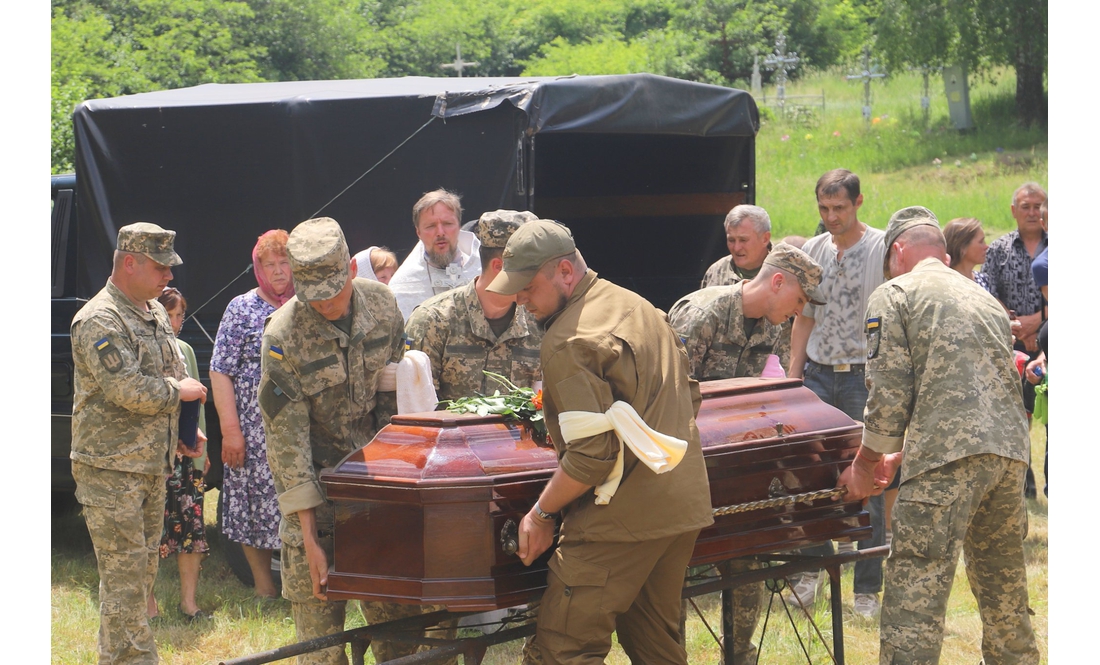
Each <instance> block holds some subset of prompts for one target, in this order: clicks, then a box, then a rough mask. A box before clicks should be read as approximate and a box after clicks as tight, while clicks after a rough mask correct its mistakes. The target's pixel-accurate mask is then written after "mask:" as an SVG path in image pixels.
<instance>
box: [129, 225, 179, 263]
mask: <svg viewBox="0 0 1100 665" xmlns="http://www.w3.org/2000/svg"><path fill="white" fill-rule="evenodd" d="M175 242H176V232H175V231H168V230H165V229H162V228H160V227H159V226H157V225H156V224H151V223H149V222H137V223H135V224H127V225H126V226H124V227H122V228H121V229H119V230H118V243H117V249H118V251H120V252H133V253H134V254H144V255H145V256H148V257H149V258H151V259H153V260H154V261H156V262H157V263H159V264H161V265H162V266H178V265H180V264H181V263H183V259H181V258H180V255H179V254H176V250H175V248H174V247H173V245H174V244H175Z"/></svg>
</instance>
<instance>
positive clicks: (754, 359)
mask: <svg viewBox="0 0 1100 665" xmlns="http://www.w3.org/2000/svg"><path fill="white" fill-rule="evenodd" d="M820 283H821V266H819V265H817V263H815V262H814V260H813V259H811V258H810V257H809V256H807V255H806V254H805V253H804V252H802V251H801V250H798V249H795V248H794V247H791V246H790V245H787V244H785V243H779V244H778V245H776V246H775V247H774V248H772V250H771V252H769V253H768V255H767V257H766V258H765V259H764V263H763V264H762V266H761V269H760V271H759V273H757V275H756V277H753V278H752V279H750V280H747V281H741V282H739V283H736V284H734V285H733V286H712V287H709V288H705V289H701V290H699V291H696V292H694V293H691V294H688V295H686V296H684V297H683V298H681V299H680V300H678V301H677V302H676V304H675V305H673V306H672V309H671V310H669V321H670V323H671V324H672V328H673V330H675V331H676V332H677V333H678V334H679V335H680V339H681V340H683V342H684V345H685V346H686V347H687V352H688V374H689V375H690V376H691V378H693V379H696V380H699V381H712V380H715V379H729V378H733V377H738V376H760V375H761V373H762V372H763V371H764V365H765V364H766V363H767V360H768V356H769V355H770V354H772V353H773V350H774V347H775V346H776V345H777V344H778V342H779V339H780V336H781V335H782V329H783V323H785V322H787V321H789V320H790V317H792V316H794V315H795V314H798V313H800V312H801V311H802V306H803V305H805V304H806V302H807V301H808V302H812V303H814V304H815V305H822V304H824V303H823V302H822V301H821V299H820V296H819V295H818V294H817V285H818V284H820ZM727 565H728V566H729V570H730V572H745V571H749V570H755V569H756V568H759V567H760V564H759V563H756V562H752V561H741V560H735V561H731V562H729V563H728V564H727ZM763 586H764V585H763V584H759V585H754V586H752V587H748V586H747V585H746V586H740V587H737V588H735V589H734V590H733V606H734V616H733V640H734V649H735V653H734V662H733V664H731V665H741V664H742V663H745V664H747V663H755V662H756V647H755V646H753V644H752V636H753V633H754V632H755V631H756V620H757V617H758V616H759V614H760V603H761V600H762V593H763Z"/></svg>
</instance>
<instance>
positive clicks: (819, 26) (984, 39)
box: [51, 0, 1046, 173]
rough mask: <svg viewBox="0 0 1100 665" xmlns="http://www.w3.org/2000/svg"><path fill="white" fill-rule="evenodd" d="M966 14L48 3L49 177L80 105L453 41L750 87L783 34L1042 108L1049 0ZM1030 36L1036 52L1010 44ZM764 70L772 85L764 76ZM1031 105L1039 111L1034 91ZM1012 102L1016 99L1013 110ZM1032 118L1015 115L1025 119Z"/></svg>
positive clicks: (509, 1)
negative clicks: (756, 59) (1009, 72)
mask: <svg viewBox="0 0 1100 665" xmlns="http://www.w3.org/2000/svg"><path fill="white" fill-rule="evenodd" d="M964 5H965V7H964ZM970 5H971V3H959V2H958V1H957V0H53V1H52V11H53V14H52V47H53V59H52V65H53V68H52V81H51V83H52V101H53V117H52V122H53V128H52V168H53V171H54V172H55V173H61V172H67V171H71V170H72V168H73V165H72V160H73V137H72V127H71V115H72V111H73V109H74V108H75V106H76V105H77V104H79V103H80V102H82V101H84V100H86V99H93V98H103V97H115V96H119V95H126V94H134V93H140V92H147V91H151V90H162V89H168V88H178V87H184V86H193V85H199V84H203V83H242V82H253V81H288V80H316V79H338V78H339V79H348V78H373V77H392V76H445V75H448V74H449V72H448V71H447V70H444V69H441V68H440V64H441V63H444V62H449V61H451V60H452V59H453V58H454V53H455V44H456V43H458V44H461V45H462V53H463V57H464V58H465V59H466V60H468V61H477V62H478V63H479V64H478V66H477V67H476V68H475V69H472V70H471V71H472V72H474V74H475V75H477V76H555V75H568V74H624V73H632V72H643V71H645V72H652V73H655V74H663V75H667V76H675V77H678V78H683V79H688V80H694V81H703V82H707V83H713V84H718V85H727V86H733V87H740V88H748V87H749V77H750V74H751V71H752V62H753V56H754V54H758V55H761V56H763V55H766V54H768V53H770V52H771V51H772V50H773V48H774V43H775V38H776V36H777V35H778V34H779V33H783V34H785V35H786V36H787V44H788V48H789V49H792V50H794V51H796V52H797V53H798V55H799V56H800V58H801V63H800V66H799V68H798V69H797V70H796V71H795V72H794V74H793V76H794V77H798V76H799V75H801V74H802V73H803V72H812V71H820V70H822V69H825V68H828V67H833V66H839V65H845V66H846V65H850V64H852V63H854V62H855V60H856V59H857V58H858V57H859V55H860V52H861V50H862V49H863V48H864V47H865V46H870V45H872V44H875V43H876V42H877V43H878V45H877V46H876V47H875V48H876V54H879V53H880V52H881V55H882V57H884V58H886V59H887V60H888V62H889V64H890V65H891V66H892V67H894V68H895V69H897V68H899V67H904V66H910V65H920V64H932V65H938V64H942V63H943V62H947V61H957V60H960V59H961V61H965V62H966V63H967V64H968V65H970V67H971V71H980V70H982V69H983V68H990V67H994V66H997V65H1009V66H1014V67H1017V68H1020V67H1022V66H1023V65H1027V66H1029V67H1030V69H1028V71H1030V72H1032V76H1031V77H1025V78H1022V79H1020V80H1021V81H1024V82H1025V83H1024V85H1025V86H1026V85H1031V86H1032V87H1034V78H1035V76H1034V72H1035V71H1037V72H1038V77H1039V97H1038V99H1039V101H1041V102H1042V103H1043V104H1044V106H1043V108H1044V109H1045V99H1043V98H1042V94H1041V93H1042V82H1043V78H1042V77H1043V72H1044V71H1045V67H1046V59H1045V51H1046V23H1045V20H1046V0H1027V2H1025V1H1024V0H975V3H974V4H973V7H971V8H970V10H967V9H966V8H967V7H970ZM1011 12H1015V13H1014V14H1012V13H1011ZM1037 16H1038V17H1039V18H1040V19H1041V20H1039V19H1037V18H1036V17H1037ZM1014 17H1015V18H1014ZM1021 17H1022V18H1021ZM964 19H965V20H964ZM1010 19H1012V20H1010ZM1014 21H1015V22H1014ZM1036 21H1038V23H1039V25H1038V26H1036ZM1037 32H1038V33H1040V34H1039V35H1038V36H1034V35H1035V33H1037ZM1025 33H1026V34H1027V35H1029V40H1030V41H1029V42H1028V45H1029V49H1030V50H1028V49H1021V48H1020V47H1019V43H1018V40H1016V39H1015V37H1016V36H1017V35H1020V34H1025ZM1021 53H1023V55H1021ZM1029 54H1030V56H1029ZM1037 54H1038V55H1037ZM1040 55H1041V57H1040ZM1029 57H1030V60H1028V58H1029ZM1021 62H1023V65H1022V64H1021ZM1036 67H1038V69H1036ZM762 74H763V78H764V82H765V83H767V82H768V81H770V79H771V77H772V73H771V72H767V71H764V72H762ZM1028 82H1030V83H1028ZM1027 99H1031V100H1032V101H1034V99H1035V93H1034V90H1031V97H1028V98H1027ZM1020 100H1021V96H1020V93H1019V91H1018V92H1017V106H1019V105H1020ZM1033 115H1034V113H1032V114H1031V115H1026V114H1022V115H1021V117H1023V118H1024V119H1025V120H1027V121H1029V122H1030V120H1031V119H1034V118H1032V116H1033ZM1040 119H1045V111H1044V112H1043V114H1042V118H1040Z"/></svg>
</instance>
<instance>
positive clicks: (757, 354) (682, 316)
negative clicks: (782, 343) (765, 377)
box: [669, 284, 783, 381]
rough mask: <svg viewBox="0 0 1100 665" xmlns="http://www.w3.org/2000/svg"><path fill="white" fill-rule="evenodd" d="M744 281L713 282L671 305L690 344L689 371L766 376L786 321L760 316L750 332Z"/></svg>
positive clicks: (702, 376) (700, 375)
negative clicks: (740, 282) (765, 368)
mask: <svg viewBox="0 0 1100 665" xmlns="http://www.w3.org/2000/svg"><path fill="white" fill-rule="evenodd" d="M741 298H742V291H741V285H740V284H737V285H734V286H712V287H710V288H709V289H701V290H699V291H696V292H694V293H689V294H688V295H686V296H684V297H683V298H680V299H679V300H677V301H676V304H674V305H673V306H672V309H671V310H669V322H670V323H671V324H672V329H673V330H675V331H676V333H677V334H678V335H680V339H681V340H683V342H684V346H686V347H687V354H688V373H689V374H690V375H691V377H692V378H693V379H696V380H699V381H713V380H715V379H729V378H733V377H735V376H760V374H761V373H762V372H763V371H764V365H765V364H766V363H767V362H768V355H770V354H772V353H774V352H775V347H776V345H777V343H778V342H779V336H780V334H781V332H782V329H783V327H782V325H773V324H771V323H769V322H768V320H767V319H765V318H760V319H758V320H757V322H756V325H755V327H754V328H753V330H752V334H751V336H750V335H746V330H745V313H744V310H743V309H742V301H741Z"/></svg>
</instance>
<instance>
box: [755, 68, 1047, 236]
mask: <svg viewBox="0 0 1100 665" xmlns="http://www.w3.org/2000/svg"><path fill="white" fill-rule="evenodd" d="M846 73H847V72H843V71H839V70H830V71H825V72H818V73H814V74H811V75H808V76H806V77H804V78H802V79H800V80H799V81H796V82H794V83H792V84H789V85H788V86H787V94H788V95H807V94H816V95H820V94H821V93H822V91H824V95H825V110H824V111H821V109H820V108H816V109H815V110H814V111H813V114H812V116H811V117H801V118H800V119H795V118H794V117H793V116H792V115H791V114H789V115H788V116H786V117H784V116H777V115H776V114H775V113H773V112H771V110H770V109H774V106H771V105H769V106H768V107H764V108H765V110H764V111H762V118H763V121H762V127H761V130H760V133H759V135H758V137H757V174H756V198H757V203H758V205H761V206H763V207H764V208H766V209H767V210H768V212H769V214H770V215H771V218H772V224H773V230H772V235H773V236H774V237H779V238H781V237H783V236H785V235H789V234H797V235H809V234H812V233H813V231H814V229H815V227H816V226H817V220H818V217H817V214H816V205H815V200H814V194H813V192H814V185H815V184H816V182H817V179H818V177H820V176H821V174H822V173H825V172H826V171H828V170H830V169H834V168H847V169H849V170H851V171H853V172H854V173H856V174H858V175H859V176H860V180H861V185H862V190H863V198H864V203H863V207H862V208H861V210H860V219H861V221H864V222H866V223H867V224H870V225H871V226H875V227H877V228H885V227H886V222H887V221H888V220H889V218H890V215H891V214H893V212H894V211H896V210H898V209H900V208H903V207H905V206H910V205H923V206H925V207H927V208H929V209H931V210H932V211H933V212H935V213H936V215H937V216H938V217H939V218H940V221H941V223H946V222H948V221H950V220H951V219H954V218H955V217H977V218H978V219H980V220H982V221H983V223H984V225H985V229H986V232H987V234H989V236H990V237H991V238H992V237H996V236H998V235H1000V234H1001V233H1004V232H1005V231H1008V230H1009V229H1011V228H1014V226H1015V224H1014V222H1013V221H1012V218H1011V217H1010V215H1009V204H1010V202H1011V196H1012V192H1013V191H1014V190H1015V189H1016V187H1017V186H1019V185H1020V184H1021V183H1023V182H1025V181H1027V180H1034V181H1037V182H1039V183H1040V184H1042V185H1044V186H1045V185H1046V182H1047V143H1046V141H1047V136H1046V131H1045V130H1042V129H1038V128H1031V129H1024V128H1021V127H1018V126H1016V125H1015V124H1014V122H1013V120H1012V104H1013V95H1014V92H1015V86H1016V81H1015V77H1014V76H1013V75H1012V73H1011V72H1007V73H1006V72H1002V73H999V74H997V75H996V76H994V77H992V78H989V79H977V80H975V79H972V80H971V84H972V87H971V90H970V99H971V109H972V115H973V118H974V121H975V123H976V125H977V127H976V128H975V129H974V130H971V131H967V132H959V131H957V130H955V129H953V127H952V125H951V123H950V121H949V118H948V110H947V101H946V98H945V97H944V95H943V81H942V78H941V77H938V76H932V77H931V80H930V84H929V87H930V97H931V100H930V101H931V106H930V109H929V111H930V120H929V122H928V124H927V125H926V124H925V122H924V120H923V117H922V114H921V109H920V96H921V85H922V83H921V78H920V76H919V75H918V74H915V73H905V74H901V75H898V76H892V77H890V78H887V79H881V80H876V81H875V82H873V83H872V85H871V88H872V93H873V94H872V103H871V108H872V113H873V119H874V121H873V124H870V125H869V124H867V123H866V122H865V121H864V120H863V118H862V114H861V111H860V109H861V107H862V104H863V87H862V84H854V83H853V84H849V83H847V82H846V81H845V80H844V75H845V74H846ZM766 92H767V93H768V99H769V102H773V101H774V94H775V92H774V89H773V90H768V91H766ZM800 101H801V100H800ZM936 159H939V160H940V165H939V166H937V165H935V164H934V163H933V160H936ZM956 161H957V162H958V164H959V165H958V166H956Z"/></svg>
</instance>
